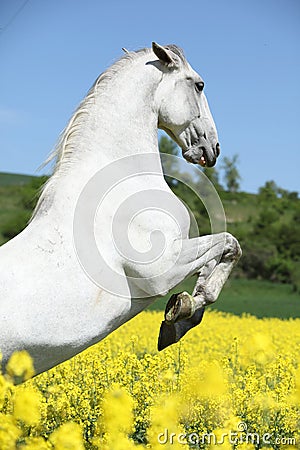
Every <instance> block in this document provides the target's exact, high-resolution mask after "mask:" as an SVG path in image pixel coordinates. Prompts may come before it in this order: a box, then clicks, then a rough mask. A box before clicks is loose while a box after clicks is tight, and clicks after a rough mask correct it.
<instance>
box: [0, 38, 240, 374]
mask: <svg viewBox="0 0 300 450" xmlns="http://www.w3.org/2000/svg"><path fill="white" fill-rule="evenodd" d="M203 88H204V83H203V80H202V79H201V77H200V76H199V75H198V74H197V73H196V72H195V71H194V70H193V69H192V68H191V66H190V65H189V64H188V62H187V61H186V59H185V57H184V55H183V52H182V50H181V49H179V48H178V47H177V46H175V45H169V46H165V47H164V46H160V45H158V44H156V43H153V44H152V48H151V49H143V50H140V51H138V52H127V51H126V55H125V56H123V57H122V58H121V59H120V60H119V61H118V62H116V63H115V64H113V65H112V66H111V67H110V68H109V69H108V70H107V71H106V72H104V73H103V74H102V75H100V76H99V78H98V79H97V80H96V82H95V84H94V85H93V87H92V88H91V90H90V91H89V92H88V94H87V96H86V97H85V99H84V100H83V101H82V103H81V104H80V106H79V108H78V109H77V110H76V112H75V113H74V115H73V117H72V118H71V120H70V121H69V123H68V125H67V127H66V129H65V130H64V132H63V133H62V135H61V138H60V140H59V142H58V144H57V147H56V150H55V153H54V157H55V158H56V165H55V168H54V172H53V175H52V176H51V177H50V179H49V181H48V182H47V184H46V185H45V186H44V188H43V190H42V193H41V196H40V198H39V201H38V204H37V207H36V210H35V212H34V214H33V217H32V219H31V221H30V223H29V224H28V226H27V227H26V228H25V230H24V231H22V232H21V233H20V234H19V235H18V236H16V237H15V238H14V239H12V240H11V241H10V242H8V243H7V244H5V245H3V246H2V247H1V248H0V273H1V285H0V349H1V351H2V352H3V363H2V364H3V367H5V364H6V362H7V360H8V358H9V357H10V355H11V354H12V352H13V351H15V350H21V349H26V350H27V351H28V352H29V353H30V354H31V356H32V357H33V359H34V365H35V369H36V373H40V372H43V371H45V370H47V369H49V368H51V367H53V366H55V365H56V364H59V363H60V362H62V361H64V360H66V359H68V358H70V357H72V356H74V355H75V354H77V353H79V352H80V351H82V350H83V349H85V348H87V347H89V346H90V345H92V344H94V343H96V342H98V341H100V340H101V339H103V338H104V337H105V336H107V335H108V334H109V333H111V332H112V331H113V330H115V329H116V328H117V327H119V326H120V325H122V324H123V323H125V322H126V321H128V320H130V319H131V318H132V317H134V316H135V315H136V314H138V313H139V312H141V311H142V310H143V309H145V308H146V307H147V306H148V305H149V304H150V303H151V302H153V301H154V299H155V298H156V297H157V296H159V295H165V294H166V293H168V292H169V291H170V289H172V288H173V287H174V286H176V285H177V284H179V283H180V282H181V281H182V280H184V279H185V278H187V277H189V276H190V275H192V274H195V273H197V274H198V280H197V283H196V286H195V289H194V292H193V295H189V294H187V293H181V294H177V295H175V296H172V297H171V299H170V301H169V303H168V305H167V308H166V313H165V320H164V321H163V323H162V325H161V330H160V336H159V342H158V348H159V350H161V349H163V348H165V347H166V346H168V345H170V344H172V343H174V342H177V341H178V340H179V339H180V338H181V337H182V336H183V335H184V334H185V333H186V332H187V331H188V330H189V329H190V328H192V327H193V326H195V325H197V324H199V323H200V321H201V319H202V315H203V311H204V308H205V306H206V305H207V304H210V303H212V302H214V301H215V300H216V299H217V297H218V295H219V293H220V291H221V289H222V287H223V285H224V283H225V281H226V280H227V278H228V276H229V274H230V272H231V270H232V268H233V266H234V264H235V263H236V261H237V260H238V258H239V256H240V254H241V250H240V247H239V244H238V242H237V240H236V239H235V238H234V237H233V236H231V235H230V234H229V233H225V232H224V233H218V234H214V235H210V236H202V237H197V238H193V239H189V237H188V233H189V227H190V222H189V215H188V213H187V210H186V208H185V207H184V205H183V204H182V203H181V202H180V201H179V200H178V199H177V197H176V196H175V195H174V194H173V193H172V192H171V190H170V189H169V187H168V185H167V183H166V182H165V180H164V177H163V172H162V167H161V161H160V155H159V149H158V142H157V128H161V129H163V130H165V131H166V132H167V133H168V134H169V136H170V137H171V138H172V139H173V140H174V141H175V142H176V143H177V144H178V145H179V146H180V147H181V148H182V154H183V157H184V158H185V159H186V160H187V161H189V162H192V163H194V164H200V165H202V166H208V167H211V166H213V165H214V164H215V162H216V159H217V157H218V155H219V152H220V149H219V144H218V138H217V132H216V128H215V124H214V121H213V119H212V116H211V113H210V111H209V107H208V104H207V101H206V98H205V95H204V92H203ZM120 180H121V181H122V182H120Z"/></svg>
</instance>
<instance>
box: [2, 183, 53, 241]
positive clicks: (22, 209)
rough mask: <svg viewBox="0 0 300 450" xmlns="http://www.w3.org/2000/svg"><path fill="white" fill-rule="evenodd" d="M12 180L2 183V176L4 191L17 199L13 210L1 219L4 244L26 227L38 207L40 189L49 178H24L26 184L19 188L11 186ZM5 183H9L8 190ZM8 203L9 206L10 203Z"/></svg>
mask: <svg viewBox="0 0 300 450" xmlns="http://www.w3.org/2000/svg"><path fill="white" fill-rule="evenodd" d="M10 179H11V177H9V178H8V177H4V180H2V183H1V176H0V185H2V186H3V187H2V190H4V191H6V192H7V193H8V192H9V193H10V195H11V196H12V197H13V198H14V197H15V198H16V202H15V204H14V208H13V210H12V211H11V212H10V213H9V214H6V215H4V217H3V218H2V219H1V227H0V228H1V229H0V231H1V234H2V237H3V238H2V239H3V241H4V242H6V241H8V240H9V239H11V238H13V237H14V236H16V235H17V234H19V233H20V232H21V231H22V230H23V229H24V228H25V227H26V225H27V223H28V221H29V219H30V217H31V214H32V211H33V209H34V207H35V205H36V202H37V199H38V196H39V191H40V188H41V187H42V185H43V184H44V183H45V182H46V181H47V179H48V177H46V176H41V177H27V179H26V178H22V179H23V180H25V181H26V183H24V184H22V183H21V185H17V186H13V185H11V183H10ZM4 181H8V184H7V187H6V188H5V187H4V186H5V184H4ZM6 203H8V204H9V202H6Z"/></svg>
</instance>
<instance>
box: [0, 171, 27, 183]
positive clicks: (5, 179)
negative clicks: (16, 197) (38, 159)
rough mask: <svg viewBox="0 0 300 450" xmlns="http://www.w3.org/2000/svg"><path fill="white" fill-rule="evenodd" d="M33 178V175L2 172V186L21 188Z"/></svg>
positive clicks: (0, 177)
mask: <svg viewBox="0 0 300 450" xmlns="http://www.w3.org/2000/svg"><path fill="white" fill-rule="evenodd" d="M32 178H33V176H32V175H23V174H19V173H6V172H0V186H12V185H14V186H20V185H24V184H26V183H29V182H30V181H31V180H32Z"/></svg>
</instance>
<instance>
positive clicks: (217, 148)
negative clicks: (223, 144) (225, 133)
mask: <svg viewBox="0 0 300 450" xmlns="http://www.w3.org/2000/svg"><path fill="white" fill-rule="evenodd" d="M220 151H221V149H220V144H219V142H217V145H216V154H217V156H219V154H220Z"/></svg>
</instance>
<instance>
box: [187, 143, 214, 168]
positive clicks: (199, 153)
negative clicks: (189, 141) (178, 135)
mask: <svg viewBox="0 0 300 450" xmlns="http://www.w3.org/2000/svg"><path fill="white" fill-rule="evenodd" d="M219 154H220V144H219V143H218V142H217V143H216V144H215V145H214V146H211V145H210V143H209V141H208V140H207V139H205V137H204V136H202V137H200V138H199V140H198V141H197V142H195V143H194V144H193V145H192V146H190V147H189V148H187V149H185V150H182V156H183V157H184V158H185V159H186V160H187V161H188V162H191V163H193V164H200V166H202V167H213V166H214V165H215V164H216V161H217V158H218V156H219Z"/></svg>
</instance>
